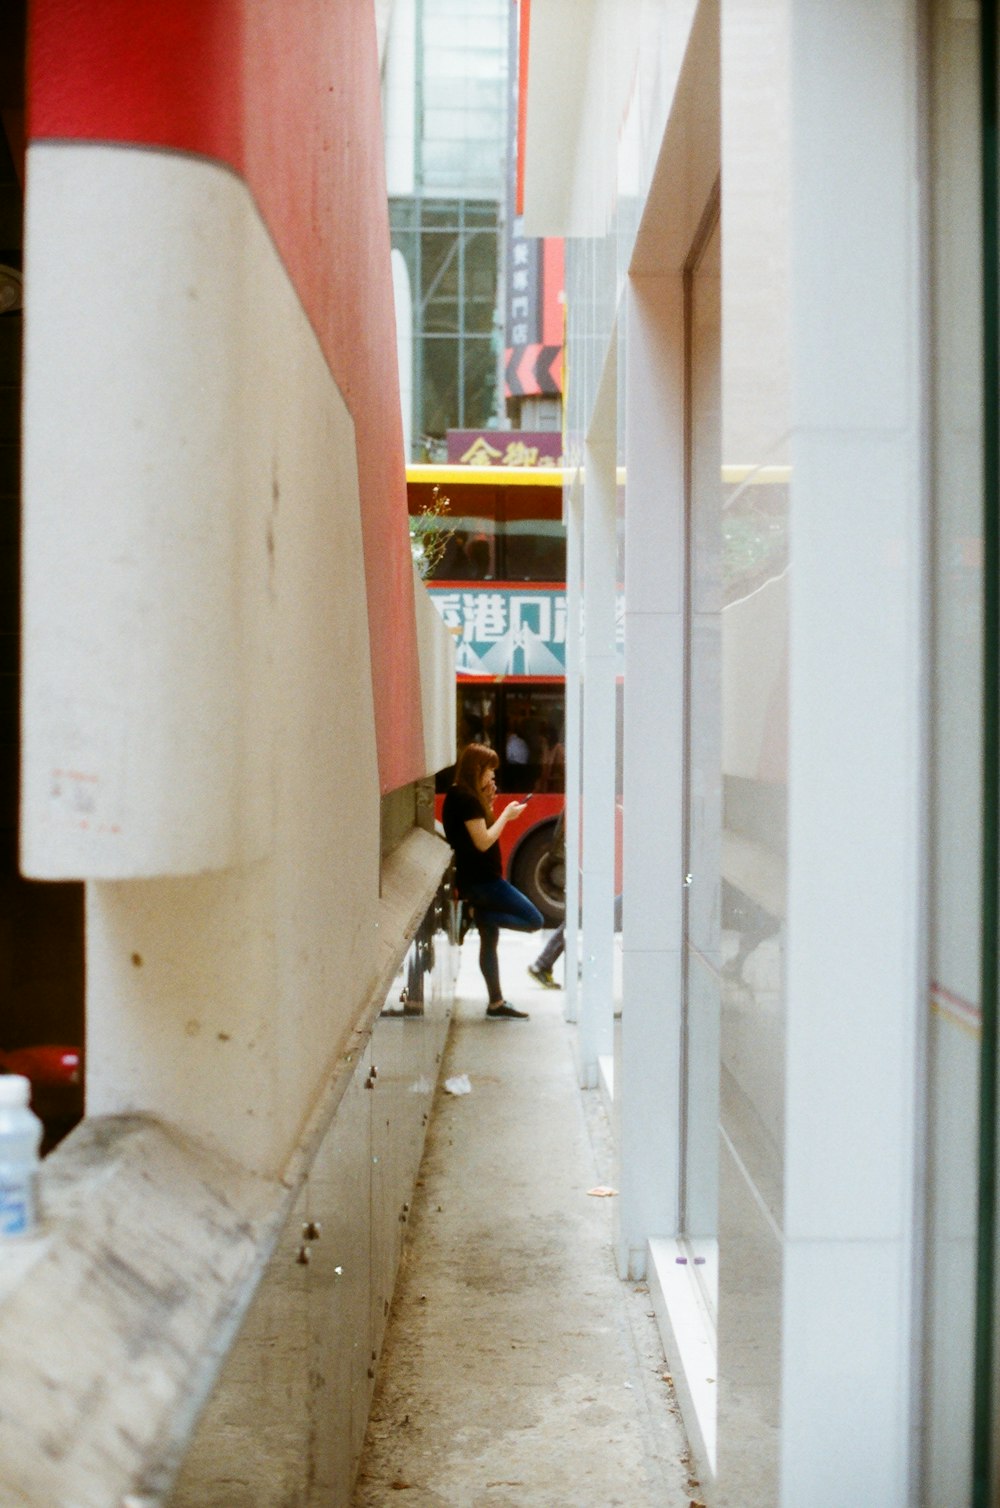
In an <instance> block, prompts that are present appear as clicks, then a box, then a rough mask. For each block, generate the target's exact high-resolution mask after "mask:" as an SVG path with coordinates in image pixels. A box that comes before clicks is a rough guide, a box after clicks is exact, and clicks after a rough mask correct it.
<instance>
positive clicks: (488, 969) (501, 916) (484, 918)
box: [462, 880, 544, 1005]
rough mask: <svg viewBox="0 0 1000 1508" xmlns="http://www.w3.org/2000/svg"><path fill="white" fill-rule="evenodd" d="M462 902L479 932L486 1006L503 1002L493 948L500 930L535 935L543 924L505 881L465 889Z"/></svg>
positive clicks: (522, 896) (539, 917) (525, 901)
mask: <svg viewBox="0 0 1000 1508" xmlns="http://www.w3.org/2000/svg"><path fill="white" fill-rule="evenodd" d="M462 897H463V899H464V900H467V901H469V902H470V904H471V905H473V906H475V908H476V926H477V927H478V928H479V967H480V969H481V971H482V975H483V979H484V980H485V982H486V988H487V990H488V992H489V1003H490V1005H496V1004H497V1002H498V1001H500V1000H502V999H503V991H502V989H501V988H500V961H499V958H498V956H497V944H498V943H499V941H500V928H501V927H508V928H509V929H510V930H511V931H512V932H537V931H538V929H539V927H540V926H541V925H542V922H543V920H544V918H543V916H542V913H541V912H540V911H539V910H538V907H537V906H533V905H532V903H531V901H529V900H528V897H527V896H526V895H522V894H521V892H520V890H515V888H514V886H513V885H509V884H508V883H507V881H506V880H490V881H488V882H487V883H486V884H484V885H468V886H466V888H465V889H464V890H463V891H462Z"/></svg>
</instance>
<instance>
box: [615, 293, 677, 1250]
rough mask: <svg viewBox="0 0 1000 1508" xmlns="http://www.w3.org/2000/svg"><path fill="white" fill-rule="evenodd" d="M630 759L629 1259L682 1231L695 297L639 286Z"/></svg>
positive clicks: (622, 1077) (630, 296) (628, 586)
mask: <svg viewBox="0 0 1000 1508" xmlns="http://www.w3.org/2000/svg"><path fill="white" fill-rule="evenodd" d="M626 311H627V321H628V325H627V341H626V350H627V374H626V392H627V400H626V434H625V455H626V475H627V479H628V480H627V492H626V504H625V759H624V788H623V797H624V817H623V822H624V833H623V838H624V842H623V848H624V869H623V894H624V898H625V899H624V918H623V935H622V988H623V1000H622V1030H621V1051H620V1059H619V1062H618V1063H617V1064H616V1066H615V1101H616V1106H617V1109H618V1114H619V1116H620V1159H621V1170H620V1174H619V1183H620V1191H621V1198H620V1200H619V1205H618V1265H619V1271H620V1272H621V1273H622V1275H623V1276H630V1277H633V1278H638V1277H642V1276H643V1275H644V1273H645V1265H646V1242H647V1241H648V1240H649V1238H650V1237H651V1236H672V1235H674V1234H676V1232H677V1229H678V1209H679V1188H680V1146H681V1124H680V1103H681V1096H680V1075H681V1016H682V1000H681V955H682V943H683V937H682V931H683V906H682V896H683V890H682V878H683V875H682V867H683V811H684V723H683V712H684V707H683V687H684V590H683V576H684V573H683V560H684V296H683V282H682V279H681V276H680V274H679V273H676V274H674V275H665V276H662V277H644V278H637V279H634V280H632V281H631V282H630V284H629V287H628V291H627V304H626Z"/></svg>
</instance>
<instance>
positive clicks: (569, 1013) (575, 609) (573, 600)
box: [563, 478, 583, 1021]
mask: <svg viewBox="0 0 1000 1508" xmlns="http://www.w3.org/2000/svg"><path fill="white" fill-rule="evenodd" d="M564 513H565V520H566V733H565V737H564V739H563V742H564V744H565V747H566V951H565V953H564V954H563V967H564V979H565V984H566V1005H565V1012H564V1013H565V1017H566V1020H567V1021H577V1020H579V1014H580V979H579V967H580V784H581V769H580V766H581V758H582V743H581V719H582V706H581V696H580V654H581V647H582V646H581V623H580V580H581V573H582V565H583V538H582V531H583V499H582V497H581V483H580V481H579V478H575V479H574V481H573V483H572V485H571V487H570V488H569V490H568V491H567V493H566V495H565V503H564Z"/></svg>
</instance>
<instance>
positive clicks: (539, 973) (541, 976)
mask: <svg viewBox="0 0 1000 1508" xmlns="http://www.w3.org/2000/svg"><path fill="white" fill-rule="evenodd" d="M528 973H529V974H530V975H531V977H532V979H536V980H537V981H538V983H539V984H540V985H541V986H542V988H543V989H546V990H557V989H558V988H559V982H558V980H556V979H553V977H552V970H551V969H540V968H539V967H538V965H537V963H529V965H528Z"/></svg>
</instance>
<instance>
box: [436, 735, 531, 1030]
mask: <svg viewBox="0 0 1000 1508" xmlns="http://www.w3.org/2000/svg"><path fill="white" fill-rule="evenodd" d="M499 762H500V761H499V759H498V758H497V755H496V754H495V753H494V751H493V750H492V749H488V748H486V746H485V744H466V746H465V748H464V749H463V750H462V752H461V754H460V755H459V758H458V763H457V765H456V766H455V779H454V782H453V784H452V786H451V788H450V789H449V791H448V794H447V795H446V796H445V798H444V808H443V810H442V813H441V821H442V823H443V825H444V833H445V837H446V838H447V839H448V842H449V843H450V844H451V846H452V848H453V849H454V850H455V884H456V886H457V888H458V893H459V895H460V896H461V897H462V899H463V900H464V901H468V902H469V903H470V904H471V905H473V906H474V907H475V909H476V925H477V927H478V928H479V967H480V969H482V972H483V978H484V980H485V981H486V989H487V994H488V1000H489V1004H488V1005H487V1007H486V1017H487V1020H489V1021H505V1020H506V1021H526V1020H527V1019H528V1013H527V1011H519V1010H515V1009H514V1007H513V1006H512V1005H509V1004H508V1003H507V1001H506V1000H505V999H504V998H503V990H502V989H501V988H500V962H499V959H498V957H497V943H498V942H499V940H500V928H501V927H510V928H511V929H512V930H513V931H515V932H537V931H538V929H539V927H540V926H541V925H542V920H543V918H542V913H541V912H540V911H539V910H538V909H537V908H536V907H535V906H533V905H532V904H531V902H530V901H529V900H528V898H527V896H524V895H522V894H521V892H520V890H515V889H514V886H513V885H509V884H508V883H507V881H506V880H505V879H504V878H503V865H502V862H501V858H500V841H499V840H500V834H501V833H502V832H503V830H504V828H505V827H506V826H507V823H508V822H511V821H513V819H514V818H516V817H519V816H520V815H521V813H522V812H523V811H524V803H523V802H518V801H512V802H510V804H509V805H508V806H505V807H504V809H503V811H502V812H501V813H500V815H499V817H497V818H495V819H494V816H493V798H494V796H495V795H496V793H497V782H496V768H497V765H498V764H499Z"/></svg>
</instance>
